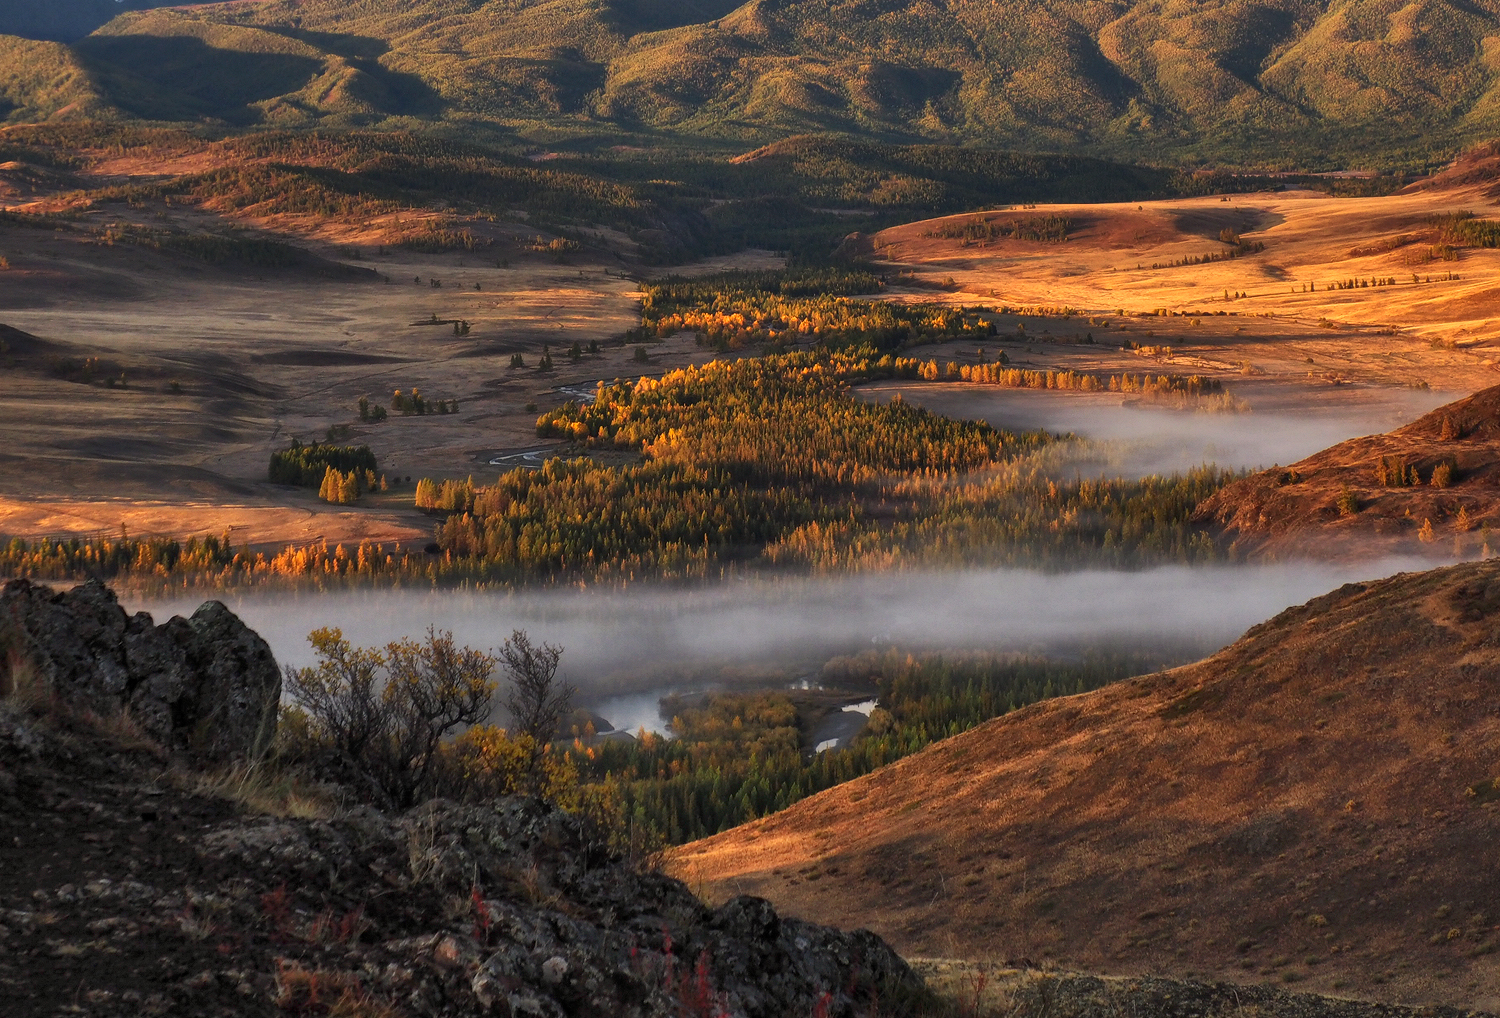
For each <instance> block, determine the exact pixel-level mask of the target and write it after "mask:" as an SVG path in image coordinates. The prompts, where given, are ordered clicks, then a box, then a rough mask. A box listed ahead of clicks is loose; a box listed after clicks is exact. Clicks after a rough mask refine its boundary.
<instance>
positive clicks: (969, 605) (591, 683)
mask: <svg viewBox="0 0 1500 1018" xmlns="http://www.w3.org/2000/svg"><path fill="white" fill-rule="evenodd" d="M1431 565H1433V563H1431V562H1423V561H1420V560H1405V559H1403V560H1395V559H1392V560H1385V561H1380V562H1368V563H1362V564H1306V563H1302V564H1278V565H1259V566H1218V567H1203V568H1188V567H1168V568H1160V569H1150V570H1142V571H1138V572H1110V571H1097V570H1096V571H1081V572H1067V573H1042V572H1032V571H1026V570H1016V569H1004V570H985V571H969V572H952V573H885V574H879V575H865V576H855V577H816V578H806V577H802V578H788V577H781V578H758V579H750V580H739V581H732V582H727V583H723V584H718V585H715V586H713V587H706V588H694V589H669V588H645V587H637V588H631V589H627V590H624V591H617V590H608V591H607V590H566V591H563V590H553V591H531V592H520V593H509V594H495V593H473V592H456V591H426V592H413V591H380V590H373V591H362V592H350V593H336V594H302V595H291V594H280V595H277V594H247V595H242V596H230V597H226V598H225V601H226V603H228V604H229V606H230V607H231V608H232V609H233V610H234V611H235V612H236V613H238V614H239V615H240V616H241V617H242V618H243V619H244V620H245V621H246V623H248V624H249V625H250V626H251V627H252V628H254V629H255V630H257V631H258V632H259V633H260V634H261V635H262V636H264V637H265V638H266V640H267V641H268V642H269V643H270V644H271V647H272V649H273V650H274V651H275V653H276V656H277V659H278V660H280V661H281V662H283V663H286V664H293V665H302V664H307V663H309V662H310V661H311V660H312V657H313V655H312V653H311V651H310V649H309V647H308V643H307V634H308V631H309V630H311V629H313V628H315V627H318V626H337V627H338V628H340V629H342V630H343V631H344V635H345V636H346V637H347V638H348V639H350V640H351V641H352V642H354V643H355V644H358V645H376V644H384V643H386V642H388V641H390V640H394V639H397V638H400V637H403V636H410V637H419V636H421V635H422V634H423V633H424V632H425V631H426V629H427V627H428V626H436V627H437V628H438V629H440V630H443V629H447V630H452V631H453V633H454V635H455V636H456V638H457V639H458V640H459V641H460V642H461V643H465V644H469V645H472V646H476V647H494V646H498V645H499V644H500V643H501V642H502V641H503V640H504V639H505V638H506V637H507V636H509V635H510V633H511V631H512V630H514V629H525V630H527V631H528V632H529V634H530V635H531V636H532V638H533V639H537V640H546V641H548V642H551V643H555V644H558V645H560V646H562V647H563V648H564V649H565V653H564V655H563V662H562V663H563V668H562V672H563V674H564V675H565V677H566V678H567V679H568V680H569V681H571V682H573V683H575V684H576V685H577V686H578V687H579V689H580V692H581V695H580V697H579V700H580V702H581V704H582V705H585V706H591V707H594V708H595V709H599V710H600V711H601V713H604V714H605V717H607V718H609V719H610V720H611V721H613V722H614V723H615V724H616V725H617V726H620V727H625V726H626V725H627V724H628V725H629V727H631V728H634V727H635V725H636V724H637V723H644V722H643V721H641V720H640V718H641V717H645V716H648V715H650V713H651V705H652V704H654V699H655V697H656V696H658V695H661V694H663V693H665V692H669V691H671V690H673V689H680V688H702V687H703V686H704V685H706V684H713V683H716V682H722V683H734V684H742V683H755V682H757V681H758V682H760V683H761V684H764V683H766V682H786V681H793V680H795V679H797V678H799V677H815V674H816V670H817V668H818V667H819V666H820V665H821V664H822V663H823V662H824V661H826V660H828V659H829V658H831V657H835V656H838V655H840V654H849V653H857V652H859V651H862V650H870V649H880V648H887V647H896V648H899V649H901V650H903V651H913V652H920V651H924V650H930V651H943V652H962V651H1016V652H1028V653H1042V654H1045V653H1054V654H1076V653H1079V652H1081V651H1084V650H1087V649H1090V648H1093V649H1133V650H1140V649H1153V648H1154V649H1159V650H1160V651H1162V653H1163V657H1164V659H1165V658H1171V659H1175V660H1186V659H1189V658H1192V657H1196V656H1199V655H1202V654H1206V653H1209V652H1211V651H1213V650H1215V649H1217V648H1218V647H1221V646H1223V645H1225V644H1227V643H1230V642H1232V641H1233V640H1234V639H1235V638H1236V637H1238V636H1239V635H1240V634H1241V633H1242V632H1244V630H1245V629H1247V628H1248V627H1250V626H1252V625H1254V624H1255V623H1257V622H1261V621H1263V620H1265V619H1267V618H1270V617H1271V616H1273V615H1275V614H1276V613H1277V612H1279V611H1281V610H1282V609H1284V608H1287V607H1289V606H1291V605H1294V604H1300V603H1301V602H1303V601H1306V600H1307V599H1309V598H1311V597H1314V596H1316V595H1318V594H1321V593H1324V592H1326V591H1328V590H1330V589H1332V588H1334V587H1337V586H1338V585H1340V584H1342V583H1345V582H1349V581H1351V580H1358V579H1370V578H1374V577H1379V576H1385V575H1389V574H1391V573H1393V572H1396V571H1399V570H1401V569H1423V568H1430V567H1431ZM199 600H201V598H184V599H181V600H174V601H145V600H141V599H134V600H133V601H132V600H130V599H127V601H128V604H127V607H129V608H130V610H137V609H144V610H147V611H150V612H151V613H152V614H153V615H155V616H156V618H157V620H158V621H161V620H164V619H165V618H167V617H168V616H170V615H172V614H186V613H189V612H191V611H192V610H193V609H194V608H195V607H197V604H198V602H199ZM626 694H631V695H630V696H628V697H627V698H626V699H623V700H620V699H616V698H620V697H626ZM643 694H647V695H643ZM611 700H613V701H614V704H615V709H616V711H617V712H619V711H625V712H627V713H628V714H633V715H636V716H637V717H636V718H635V719H632V718H631V717H623V718H622V717H611V716H610V714H609V713H607V707H606V701H611ZM631 704H633V705H634V706H628V705H631ZM642 712H644V714H643V713H642ZM648 727H652V726H650V725H648Z"/></svg>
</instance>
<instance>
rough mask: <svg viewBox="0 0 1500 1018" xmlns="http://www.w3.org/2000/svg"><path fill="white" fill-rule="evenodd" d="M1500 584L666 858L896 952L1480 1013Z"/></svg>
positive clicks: (996, 734) (1374, 614)
mask: <svg viewBox="0 0 1500 1018" xmlns="http://www.w3.org/2000/svg"><path fill="white" fill-rule="evenodd" d="M1497 623H1500V565H1497V564H1496V563H1493V562H1491V563H1481V564H1469V565H1461V566H1454V567H1451V568H1448V569H1442V570H1436V571H1433V572H1427V573H1419V574H1403V575H1399V576H1396V577H1393V578H1391V579H1388V580H1382V581H1379V582H1374V583H1364V584H1350V585H1346V586H1344V587H1342V588H1340V589H1339V590H1337V591H1335V592H1333V593H1331V594H1328V595H1325V596H1323V597H1320V598H1317V599H1315V600H1313V601H1310V602H1308V603H1307V604H1306V605H1303V606H1300V607H1296V608H1291V609H1289V610H1287V611H1285V612H1283V613H1282V614H1281V615H1279V616H1277V617H1276V618H1274V619H1272V620H1271V621H1269V622H1266V623H1264V624H1262V625H1259V626H1256V627H1255V628H1253V629H1251V630H1250V631H1249V632H1247V633H1246V634H1245V636H1244V637H1243V638H1242V639H1241V640H1240V641H1239V642H1237V643H1235V644H1233V645H1232V646H1230V647H1228V648H1227V649H1225V650H1223V651H1221V652H1220V653H1218V654H1216V655H1215V656H1213V657H1211V658H1208V659H1207V660H1205V661H1202V662H1199V663H1198V664H1194V665H1189V666H1186V667H1183V668H1179V669H1175V670H1172V671H1168V672H1162V673H1158V674H1155V675H1150V676H1146V677H1143V678H1139V679H1132V680H1127V681H1125V682H1122V683H1118V684H1116V685H1113V686H1110V687H1107V688H1105V689H1103V690H1101V691H1099V692H1095V693H1087V694H1083V695H1080V696H1074V697H1067V698H1062V699H1057V700H1052V701H1048V702H1045V703H1041V704H1037V705H1034V706H1032V707H1028V708H1025V709H1023V710H1019V711H1016V712H1014V713H1012V714H1010V715H1008V716H1006V717H1003V718H1000V719H998V720H995V721H992V722H989V723H988V724H985V725H983V726H981V727H979V728H977V729H974V730H972V731H970V732H968V733H966V734H964V735H960V736H957V737H955V738H952V739H949V740H947V741H945V742H942V743H939V744H937V745H935V746H933V747H932V748H930V749H928V750H926V751H924V752H922V753H919V754H917V755H916V756H913V757H909V758H907V759H905V760H903V761H900V762H898V763H896V764H894V765H892V766H889V767H886V768H884V769H882V770H880V771H878V772H876V773H874V774H872V775H870V776H868V777H865V778H861V779H859V780H857V781H852V782H849V783H848V784H845V785H842V786H840V787H838V788H835V789H832V790H830V791H828V792H824V793H822V794H820V795H817V796H813V797H812V798H809V799H806V800H804V801H802V802H800V803H798V804H797V805H795V806H793V807H791V808H790V809H787V810H785V811H783V812H780V813H777V814H774V815H772V816H770V817H767V818H765V819H763V820H759V821H756V822H753V823H750V824H747V825H745V826H743V827H739V828H736V829H734V830H732V831H728V832H726V833H724V834H721V835H718V836H716V837H713V838H708V839H705V840H703V841H700V842H695V843H693V844H691V845H688V846H685V847H684V848H683V849H680V850H678V852H677V853H676V855H675V857H674V858H673V861H672V868H673V870H674V871H675V872H676V873H677V874H679V875H681V876H682V877H684V879H686V880H688V882H689V883H691V884H692V885H693V886H699V887H703V888H704V889H705V890H706V891H708V892H709V893H711V894H713V895H715V896H723V895H730V894H735V893H750V894H761V895H765V896H766V897H769V898H770V899H771V900H772V901H774V902H776V903H777V905H778V907H780V908H783V909H787V910H790V911H791V912H793V913H797V914H801V915H816V916H819V917H820V918H821V919H823V920H824V921H828V922H837V923H843V924H846V925H864V926H868V927H869V928H870V929H872V930H874V931H876V932H878V933H880V934H882V935H883V936H886V937H887V938H889V939H890V940H891V941H892V943H893V945H894V946H896V947H897V949H898V950H900V951H902V952H904V953H906V954H908V955H910V954H927V955H945V956H967V957H971V958H976V959H989V958H993V959H1007V958H1009V959H1022V958H1029V959H1033V960H1036V961H1043V960H1048V961H1051V962H1055V963H1056V964H1058V965H1061V966H1063V967H1073V968H1081V969H1085V970H1088V971H1105V972H1120V973H1140V972H1144V971H1152V972H1159V973H1170V974H1183V973H1186V972H1189V971H1191V972H1195V973H1198V974H1199V975H1205V974H1213V975H1215V976H1217V977H1222V978H1234V979H1238V980H1242V981H1243V980H1255V979H1257V978H1261V979H1267V980H1275V981H1277V982H1294V981H1305V982H1307V983H1309V984H1311V986H1312V987H1313V988H1315V989H1323V990H1338V991H1341V992H1343V993H1346V994H1350V995H1354V996H1366V997H1376V998H1378V999H1381V1000H1387V1001H1394V1000H1400V1001H1413V1002H1416V1001H1424V1002H1425V1001H1442V1002H1449V1003H1462V1004H1465V1005H1468V1006H1478V1007H1487V1008H1493V1007H1494V1005H1495V1003H1496V1001H1497V999H1500V966H1497V963H1496V961H1495V957H1496V956H1495V954H1494V952H1495V950H1496V948H1497V946H1500V935H1497V933H1496V927H1495V925H1494V924H1495V923H1496V921H1497V917H1496V915H1495V913H1494V902H1495V900H1496V895H1497V892H1500V883H1497V877H1496V863H1497V862H1500V859H1497V856H1496V848H1495V841H1494V836H1493V833H1494V826H1495V820H1494V816H1495V814H1494V808H1495V802H1496V800H1497V792H1496V781H1495V780H1494V779H1495V776H1496V755H1497V752H1500V722H1497V720H1496V718H1495V715H1494V712H1493V711H1492V710H1491V708H1490V706H1489V705H1490V704H1492V703H1493V701H1494V697H1495V680H1496V675H1497V674H1500V640H1497V637H1496V632H1497V629H1496V626H1497Z"/></svg>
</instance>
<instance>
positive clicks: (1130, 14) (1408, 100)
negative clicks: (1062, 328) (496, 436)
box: [0, 0, 1500, 163]
mask: <svg viewBox="0 0 1500 1018" xmlns="http://www.w3.org/2000/svg"><path fill="white" fill-rule="evenodd" d="M25 10H26V8H22V9H18V10H16V11H12V12H11V13H10V14H8V15H0V31H15V32H24V31H26V30H27V28H26V26H27V24H28V22H27V19H26V16H25ZM1497 14H1500V2H1497V0H1472V2H1467V3H1462V4H1460V3H1453V2H1449V0H1409V2H1407V0H1266V2H1247V0H1187V2H1185V0H1135V2H1130V0H1115V2H1062V3H1052V2H1047V3H1043V2H1041V0H999V2H996V0H751V2H749V3H746V4H744V5H742V6H739V7H732V0H691V2H688V3H670V2H667V0H488V2H480V0H413V2H400V3H398V2H396V0H248V2H236V3H225V4H217V5H207V6H198V7H192V8H178V9H159V10H151V11H144V12H139V13H127V14H124V15H122V16H121V17H119V18H116V19H115V20H114V21H112V22H110V23H109V24H107V25H105V26H104V27H102V28H101V29H100V30H99V31H98V32H96V33H94V34H93V35H91V36H89V37H87V38H85V39H82V40H79V41H78V42H77V43H76V44H75V46H74V50H73V58H74V59H76V60H77V61H78V62H79V64H80V65H81V66H82V67H84V68H85V69H86V70H87V72H88V75H89V78H90V81H91V83H92V87H93V89H94V92H95V93H96V94H97V95H98V96H99V97H100V98H101V99H102V100H103V101H105V102H107V104H108V105H110V106H111V107H113V108H114V109H116V110H118V111H120V112H122V113H124V114H127V115H130V116H135V117H142V118H147V119H165V120H192V119H198V118H209V119H216V120H223V121H228V122H230V123H256V122H267V121H269V122H276V123H283V124H293V123H306V122H321V123H330V124H331V123H345V122H350V121H353V122H358V123H366V124H369V123H378V122H381V121H383V120H388V119H390V118H410V117H418V118H423V119H430V118H434V117H441V118H446V119H456V120H460V121H469V120H479V121H489V122H495V123H504V124H511V125H519V124H528V123H530V124H535V123H536V122H538V121H545V122H548V123H550V124H552V125H554V126H555V125H557V124H559V123H565V124H579V125H591V126H598V125H601V124H603V125H610V126H612V127H614V128H630V129H643V128H644V129H653V130H669V131H673V132H684V133H689V134H695V135H706V136H711V137H729V138H735V139H747V138H768V137H773V136H777V135H781V134H786V133H789V132H799V131H838V132H853V133H872V134H877V135H882V136H888V137H907V138H928V139H932V140H938V141H960V142H969V143H983V144H992V145H1005V146H1017V147H1025V148H1033V149H1035V148H1051V149H1069V148H1077V147H1080V146H1085V145H1086V146H1090V147H1093V148H1096V149H1101V148H1102V149H1104V150H1109V151H1115V152H1121V151H1127V150H1128V151H1135V152H1139V151H1142V150H1146V149H1143V146H1149V150H1150V151H1156V152H1163V153H1168V154H1172V155H1175V156H1177V157H1179V158H1193V157H1202V158H1208V159H1214V160H1219V161H1226V160H1227V161H1238V162H1247V161H1254V160H1261V161H1272V162H1275V161H1280V160H1286V161H1292V162H1304V163H1305V162H1315V161H1317V160H1318V159H1319V158H1322V159H1324V160H1325V161H1328V160H1331V161H1339V160H1343V161H1349V160H1351V159H1353V160H1355V161H1359V159H1358V157H1359V156H1361V155H1362V156H1364V157H1365V158H1372V157H1373V158H1383V159H1387V160H1389V159H1406V160H1408V161H1421V160H1422V159H1424V158H1427V157H1430V156H1431V155H1432V154H1433V153H1438V152H1442V153H1447V152H1450V151H1451V150H1452V149H1453V148H1454V147H1456V146H1458V145H1460V144H1462V143H1464V142H1469V141H1473V140H1476V139H1479V138H1481V137H1485V136H1490V135H1493V134H1495V133H1497V131H1500V99H1497V95H1496V75H1497V72H1500V17H1497ZM26 59H27V60H29V61H36V60H42V61H51V62H52V63H57V62H58V61H60V60H62V59H63V58H62V57H60V56H58V55H57V54H50V55H49V54H42V53H37V54H34V55H33V54H28V55H27V57H26ZM13 73H14V72H13ZM36 90H37V89H33V91H36ZM19 91H21V92H24V91H25V90H24V89H22V90H19ZM42 91H45V89H42ZM11 92H12V93H13V94H12V95H11V96H10V99H9V101H10V104H11V107H12V109H11V111H10V114H9V115H10V117H11V119H12V120H15V119H17V118H24V119H36V118H37V117H41V116H48V115H52V114H53V113H54V112H55V110H49V108H48V106H47V104H46V103H45V102H42V101H40V100H38V99H34V98H32V97H31V95H30V93H26V94H15V93H17V92H18V90H17V89H16V88H14V87H12V89H11Z"/></svg>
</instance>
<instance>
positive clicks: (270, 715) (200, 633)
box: [0, 580, 281, 760]
mask: <svg viewBox="0 0 1500 1018" xmlns="http://www.w3.org/2000/svg"><path fill="white" fill-rule="evenodd" d="M12 659H14V662H24V663H25V664H26V665H27V666H29V667H30V668H32V669H34V670H35V672H36V674H37V676H38V677H39V678H40V680H41V682H42V683H43V685H44V686H45V688H46V689H47V691H48V693H49V694H50V695H52V696H55V697H57V698H58V699H59V700H61V701H62V702H63V703H65V704H67V705H68V706H70V707H72V708H74V709H79V710H89V711H93V712H95V713H97V714H100V715H110V714H113V713H117V712H119V711H121V710H128V711H129V712H130V714H131V715H132V717H133V718H134V719H135V721H136V722H137V723H138V724H139V725H140V726H141V728H142V729H143V730H144V731H145V732H146V734H147V735H149V736H151V737H152V738H153V739H155V740H157V741H158V742H160V743H161V744H162V745H164V746H167V747H170V748H174V749H186V750H189V751H191V752H192V753H193V754H194V755H196V756H198V757H201V758H203V759H207V760H227V759H232V758H236V757H245V756H249V755H251V754H253V753H254V752H256V751H257V750H258V749H260V748H262V747H264V746H266V745H267V744H268V743H269V741H270V738H271V736H272V735H274V734H275V725H276V711H277V708H278V706H279V704H280V700H281V670H280V668H278V667H277V665H276V659H275V658H274V657H273V656H272V654H271V648H270V647H268V646H267V645H266V642H265V641H264V640H262V639H261V638H260V636H259V635H257V634H256V633H255V632H254V631H253V630H251V629H250V628H248V627H247V626H246V625H245V624H244V623H243V622H241V621H240V620H239V618H238V617H237V616H236V615H235V614H234V613H233V612H231V611H230V610H229V609H228V608H226V607H224V605H222V604H220V603H219V602H217V601H208V602H205V603H204V604H203V605H202V606H201V607H200V608H199V609H198V610H197V611H196V612H194V613H193V616H192V618H189V619H183V618H181V617H176V618H172V619H170V620H168V621H167V622H166V623H164V624H162V625H160V626H158V625H155V624H154V623H153V621H152V619H151V616H150V615H147V614H146V613H144V612H141V613H138V614H136V615H133V616H127V615H126V614H125V611H124V609H123V608H121V607H120V604H119V601H117V600H116V599H115V595H114V592H113V591H111V590H110V589H109V588H108V587H106V586H105V585H104V584H102V583H100V582H99V581H97V580H90V581H88V582H87V583H84V584H81V585H80V586H77V587H74V588H73V589H72V590H68V591H63V592H58V591H54V590H52V589H51V588H50V587H46V586H42V585H39V584H34V583H31V582H30V581H27V580H12V581H10V582H9V583H6V584H5V585H4V586H3V587H0V670H4V671H5V673H6V675H5V676H0V685H5V684H7V683H8V681H9V680H8V678H7V677H8V675H9V671H10V669H11V668H13V667H14V663H13V660H12Z"/></svg>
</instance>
